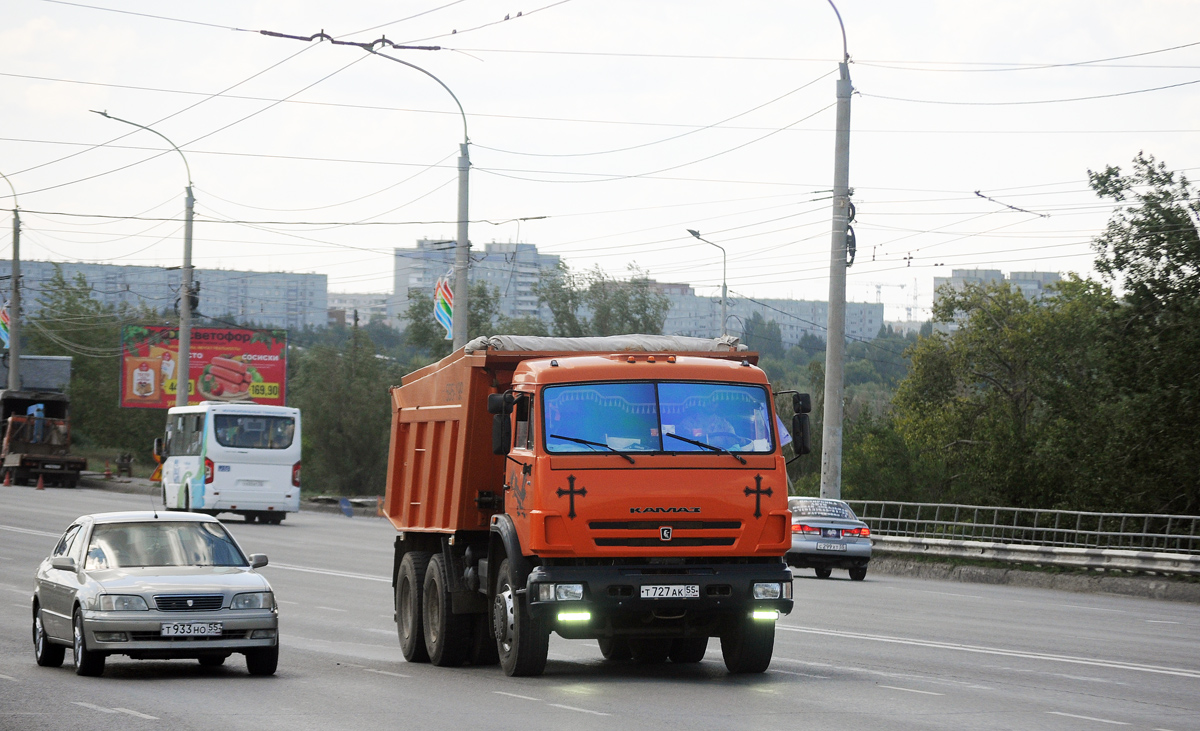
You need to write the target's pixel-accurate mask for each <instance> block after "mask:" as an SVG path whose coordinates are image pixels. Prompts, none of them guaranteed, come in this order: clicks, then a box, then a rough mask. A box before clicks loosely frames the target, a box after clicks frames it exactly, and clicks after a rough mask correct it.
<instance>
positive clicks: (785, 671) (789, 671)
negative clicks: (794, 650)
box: [771, 670, 831, 680]
mask: <svg viewBox="0 0 1200 731" xmlns="http://www.w3.org/2000/svg"><path fill="white" fill-rule="evenodd" d="M771 672H773V673H783V674H784V675H803V676H804V677H806V678H821V679H822V680H829V678H830V677H831V676H829V675H815V674H813V673H798V672H796V671H794V670H772V671H771Z"/></svg>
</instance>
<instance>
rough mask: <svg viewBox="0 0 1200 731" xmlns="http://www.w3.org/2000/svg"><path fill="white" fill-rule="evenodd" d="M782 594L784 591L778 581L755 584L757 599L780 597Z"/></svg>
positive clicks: (755, 596)
mask: <svg viewBox="0 0 1200 731" xmlns="http://www.w3.org/2000/svg"><path fill="white" fill-rule="evenodd" d="M782 594H783V591H782V589H781V588H780V584H779V583H778V582H771V583H769V584H755V585H754V598H755V599H778V598H779V597H780V596H781V595H782Z"/></svg>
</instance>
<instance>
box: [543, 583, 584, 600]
mask: <svg viewBox="0 0 1200 731" xmlns="http://www.w3.org/2000/svg"><path fill="white" fill-rule="evenodd" d="M536 596H537V600H538V601H539V602H551V601H559V602H577V601H579V600H581V599H583V584H537V592H536Z"/></svg>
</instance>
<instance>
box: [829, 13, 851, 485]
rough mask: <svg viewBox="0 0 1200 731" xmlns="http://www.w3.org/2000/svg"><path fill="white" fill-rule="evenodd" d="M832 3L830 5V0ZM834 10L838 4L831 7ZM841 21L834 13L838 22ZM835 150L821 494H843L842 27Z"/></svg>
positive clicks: (845, 162) (845, 97) (845, 62)
mask: <svg viewBox="0 0 1200 731" xmlns="http://www.w3.org/2000/svg"><path fill="white" fill-rule="evenodd" d="M830 5H833V3H832V2H830ZM834 12H835V13H836V12H837V8H836V7H834ZM841 21H842V17H841V14H840V13H838V23H839V24H840V23H841ZM842 50H843V54H844V55H843V59H842V62H841V63H840V64H838V69H839V71H840V72H841V74H840V78H839V79H838V82H837V132H836V137H835V144H834V154H833V242H832V246H831V251H830V259H829V320H828V330H827V331H826V336H827V337H826V341H825V413H824V420H823V422H822V429H821V497H824V498H834V499H840V498H841V496H842V406H843V405H842V392H843V388H844V384H845V364H846V362H845V359H846V227H847V226H848V225H849V223H850V221H849V217H850V94H851V92H852V91H853V86H851V84H850V67H849V61H850V53H849V51H848V50H846V29H845V27H844V26H843V27H842Z"/></svg>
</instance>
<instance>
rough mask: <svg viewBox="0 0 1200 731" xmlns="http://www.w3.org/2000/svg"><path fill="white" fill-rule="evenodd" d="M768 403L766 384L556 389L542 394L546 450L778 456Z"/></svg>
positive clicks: (597, 385) (637, 384)
mask: <svg viewBox="0 0 1200 731" xmlns="http://www.w3.org/2000/svg"><path fill="white" fill-rule="evenodd" d="M767 399H768V394H767V390H766V389H765V388H764V387H762V386H753V385H745V384H734V383H690V382H624V383H589V384H573V385H565V386H549V387H547V388H546V389H545V390H544V391H543V396H542V409H543V419H544V421H543V424H545V440H546V451H548V452H555V453H558V452H611V451H618V452H707V451H714V450H713V448H715V449H716V450H717V451H720V450H728V451H731V452H751V453H760V454H769V453H771V452H773V451H774V450H775V440H774V435H773V430H772V428H771V419H770V410H769V409H768V407H767ZM669 435H677V436H678V437H682V438H674V437H672V436H669ZM589 442H590V444H589ZM705 445H707V447H708V448H706V446H705Z"/></svg>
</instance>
